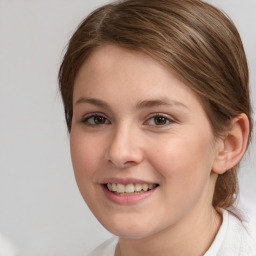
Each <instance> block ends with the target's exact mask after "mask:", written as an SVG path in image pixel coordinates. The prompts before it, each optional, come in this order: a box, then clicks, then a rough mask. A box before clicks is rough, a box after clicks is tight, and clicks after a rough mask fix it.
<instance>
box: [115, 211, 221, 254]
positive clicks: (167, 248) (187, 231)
mask: <svg viewBox="0 0 256 256" xmlns="http://www.w3.org/2000/svg"><path fill="white" fill-rule="evenodd" d="M194 212H195V213H193V212H192V213H191V214H190V216H189V217H187V218H184V219H183V220H181V222H180V223H179V224H177V225H175V226H172V227H169V228H167V229H165V230H161V231H160V232H159V233H156V234H154V235H152V236H148V237H146V238H142V239H126V238H120V239H119V244H118V246H117V249H116V256H139V255H147V256H151V255H174V256H176V255H177V256H186V255H190V256H198V255H204V253H205V252H206V251H207V250H208V249H209V247H210V245H211V244H212V242H213V240H214V238H215V236H216V234H217V232H218V230H219V227H220V225H221V217H220V215H219V214H218V213H217V212H216V210H215V209H214V208H213V207H209V208H208V210H202V211H200V215H198V211H194Z"/></svg>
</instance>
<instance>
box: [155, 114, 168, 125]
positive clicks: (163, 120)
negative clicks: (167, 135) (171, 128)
mask: <svg viewBox="0 0 256 256" xmlns="http://www.w3.org/2000/svg"><path fill="white" fill-rule="evenodd" d="M155 123H156V124H157V125H160V124H166V118H165V117H163V116H157V117H155Z"/></svg>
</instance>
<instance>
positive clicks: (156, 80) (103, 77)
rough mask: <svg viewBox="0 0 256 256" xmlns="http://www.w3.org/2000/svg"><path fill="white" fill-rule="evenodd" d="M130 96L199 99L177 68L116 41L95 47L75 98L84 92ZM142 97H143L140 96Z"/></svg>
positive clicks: (82, 70)
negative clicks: (178, 73)
mask: <svg viewBox="0 0 256 256" xmlns="http://www.w3.org/2000/svg"><path fill="white" fill-rule="evenodd" d="M102 93H104V97H105V98H107V97H108V96H111V99H113V97H114V96H117V97H119V98H123V99H127V98H129V97H133V99H134V100H135V99H137V100H144V98H152V96H154V98H156V97H159V98H163V97H166V96H168V97H170V98H173V100H175V98H180V99H182V98H184V97H185V96H186V98H187V99H186V100H188V98H190V99H192V100H193V101H199V97H197V95H196V94H195V93H194V92H193V91H192V90H191V89H190V88H189V87H188V86H186V85H185V84H184V83H183V81H182V80H181V79H179V78H178V77H177V76H176V75H175V74H174V72H172V71H171V70H170V69H168V68H167V67H165V66H164V65H163V64H161V63H160V62H158V61H157V60H155V59H153V58H151V57H150V56H148V55H146V54H144V53H142V52H139V51H132V50H128V49H125V48H121V47H118V46H116V45H104V46H101V47H99V48H96V49H95V50H94V51H93V52H92V54H91V55H90V56H89V57H88V59H87V60H86V61H85V62H84V63H83V65H82V66H81V68H80V70H79V72H78V74H77V77H76V80H75V85H74V99H77V98H78V97H79V96H81V95H86V97H88V96H89V97H96V96H98V95H101V96H103V95H102ZM140 97H141V99H140Z"/></svg>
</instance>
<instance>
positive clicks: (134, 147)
mask: <svg viewBox="0 0 256 256" xmlns="http://www.w3.org/2000/svg"><path fill="white" fill-rule="evenodd" d="M124 126H125V125H124ZM124 126H123V127H117V128H116V129H115V130H113V133H112V136H111V138H110V142H109V146H108V148H107V150H106V159H107V161H108V162H109V163H110V164H112V165H113V166H115V167H117V168H120V169H124V168H128V167H131V166H134V165H137V164H139V163H140V162H141V161H142V160H143V151H142V147H141V145H140V134H139V132H136V131H135V130H136V129H132V128H131V127H128V126H126V127H124Z"/></svg>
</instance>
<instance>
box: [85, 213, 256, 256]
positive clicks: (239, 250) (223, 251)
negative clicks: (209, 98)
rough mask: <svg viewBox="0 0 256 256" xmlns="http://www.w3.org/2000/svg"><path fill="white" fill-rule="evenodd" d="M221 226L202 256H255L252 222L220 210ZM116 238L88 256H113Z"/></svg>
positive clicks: (255, 245) (255, 243) (255, 238)
mask: <svg viewBox="0 0 256 256" xmlns="http://www.w3.org/2000/svg"><path fill="white" fill-rule="evenodd" d="M222 218H223V221H222V224H221V227H220V229H219V231H218V233H217V235H216V237H215V239H214V241H213V243H212V245H211V247H210V248H209V250H208V251H207V252H206V253H205V254H204V256H256V237H255V236H254V235H255V233H254V232H255V230H256V224H255V226H254V223H256V221H255V222H254V220H252V221H251V219H249V218H248V217H246V218H245V220H243V221H241V220H240V219H239V218H237V217H236V216H235V215H233V213H231V212H230V211H227V210H222ZM117 243H118V237H112V238H110V239H109V240H107V241H105V242H104V243H103V244H101V245H100V246H98V247H97V248H96V249H95V250H94V251H93V252H91V253H90V254H89V256H114V255H115V248H116V245H117Z"/></svg>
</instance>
